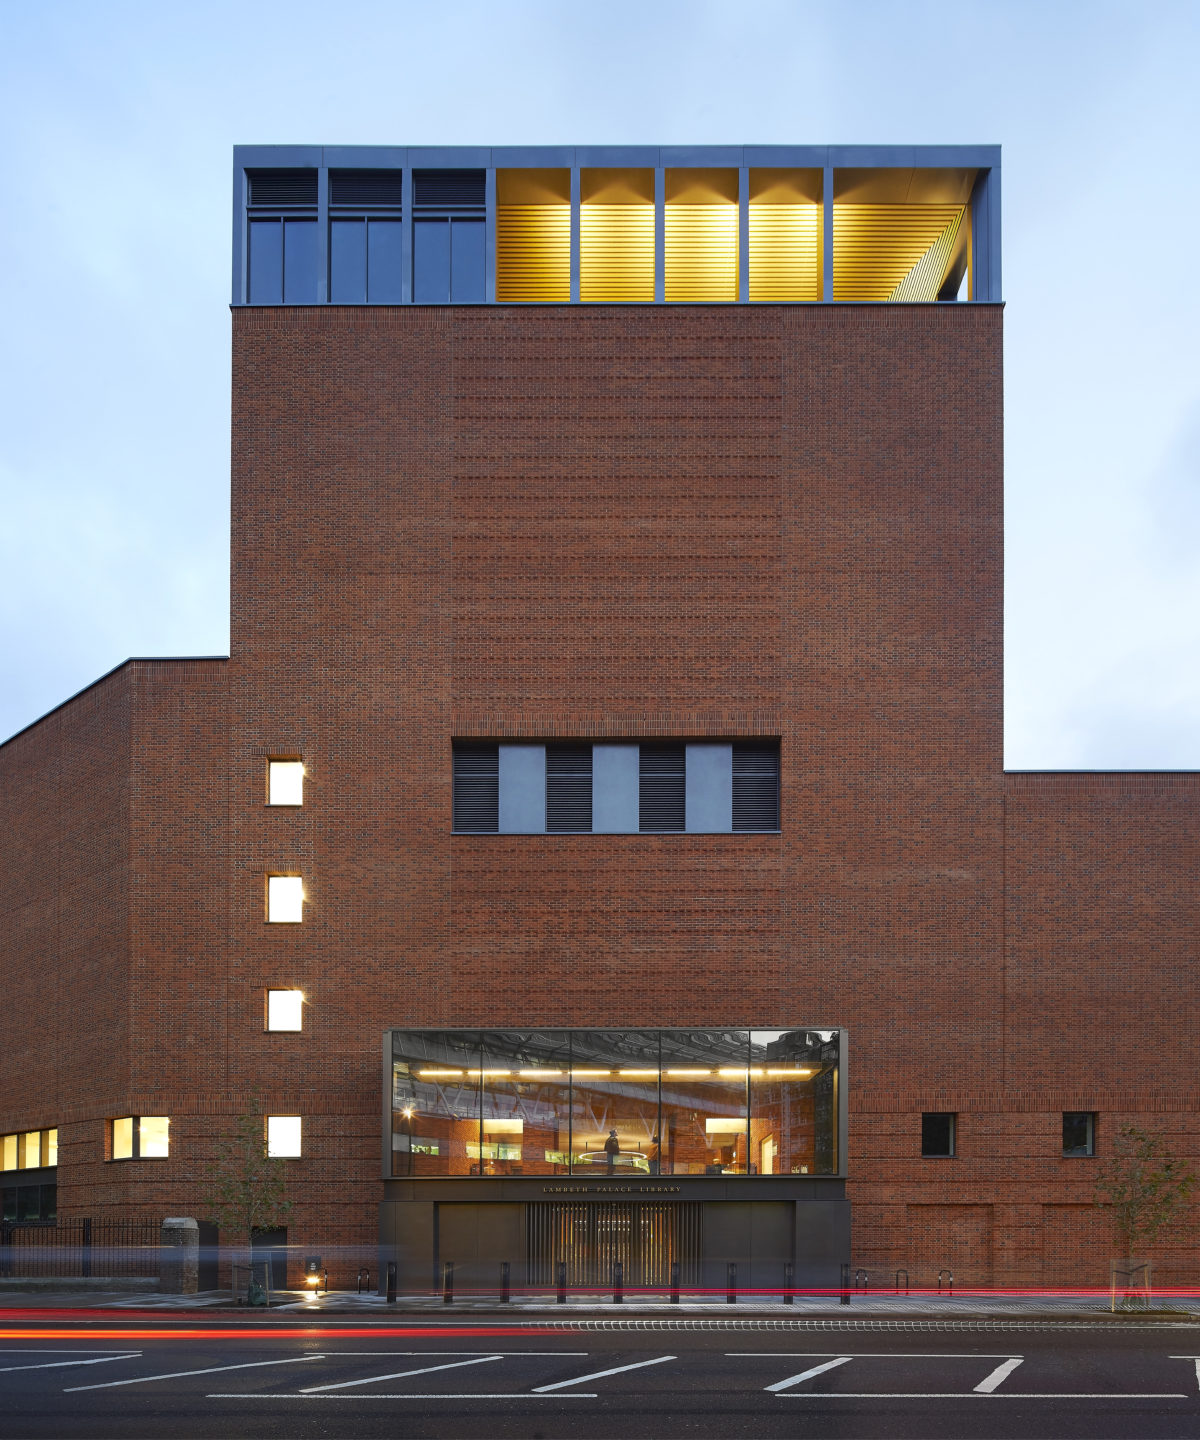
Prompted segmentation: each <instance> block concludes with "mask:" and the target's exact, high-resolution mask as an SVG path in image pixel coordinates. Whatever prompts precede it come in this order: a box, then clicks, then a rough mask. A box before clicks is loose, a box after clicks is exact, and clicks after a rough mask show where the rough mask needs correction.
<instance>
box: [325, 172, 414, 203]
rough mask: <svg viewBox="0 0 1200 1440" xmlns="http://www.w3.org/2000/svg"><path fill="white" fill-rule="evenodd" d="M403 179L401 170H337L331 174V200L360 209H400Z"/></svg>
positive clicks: (330, 201)
mask: <svg viewBox="0 0 1200 1440" xmlns="http://www.w3.org/2000/svg"><path fill="white" fill-rule="evenodd" d="M402 183H403V182H402V172H401V171H399V170H334V171H333V172H332V173H331V174H330V176H329V203H330V204H331V205H352V206H353V207H354V208H355V209H357V210H385V209H386V210H397V209H399V208H400V203H401V199H402Z"/></svg>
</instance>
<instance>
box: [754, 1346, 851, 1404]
mask: <svg viewBox="0 0 1200 1440" xmlns="http://www.w3.org/2000/svg"><path fill="white" fill-rule="evenodd" d="M851 1359H853V1356H850V1355H839V1356H838V1358H837V1359H836V1360H826V1362H825V1363H824V1365H814V1366H813V1367H812V1369H811V1370H801V1372H800V1373H799V1375H789V1376H788V1378H787V1379H786V1380H781V1381H780V1382H779V1384H778V1385H766V1386H764V1387H763V1388H764V1389H765V1390H766V1391H767V1392H768V1394H776V1395H778V1394H779V1393H781V1392H782V1391H784V1390H790V1389H791V1388H792V1386H793V1385H799V1384H800V1382H801V1381H802V1380H811V1379H812V1377H813V1376H814V1375H824V1373H825V1372H826V1370H836V1369H837V1367H838V1366H839V1365H845V1364H846V1363H847V1361H849V1360H851Z"/></svg>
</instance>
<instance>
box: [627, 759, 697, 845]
mask: <svg viewBox="0 0 1200 1440" xmlns="http://www.w3.org/2000/svg"><path fill="white" fill-rule="evenodd" d="M639 752H640V753H639V758H638V776H639V784H638V829H639V830H682V829H683V828H684V826H685V823H686V818H687V768H686V767H687V750H686V748H685V746H683V745H682V744H678V745H642V746H640V747H639Z"/></svg>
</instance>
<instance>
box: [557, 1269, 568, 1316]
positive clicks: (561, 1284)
mask: <svg viewBox="0 0 1200 1440" xmlns="http://www.w3.org/2000/svg"><path fill="white" fill-rule="evenodd" d="M558 1303H559V1304H560V1305H565V1304H566V1303H567V1262H566V1261H565V1260H560V1261H559V1262H558Z"/></svg>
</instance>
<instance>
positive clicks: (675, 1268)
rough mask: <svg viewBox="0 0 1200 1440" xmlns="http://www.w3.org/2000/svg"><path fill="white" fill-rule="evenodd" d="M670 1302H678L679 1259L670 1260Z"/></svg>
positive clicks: (675, 1303)
mask: <svg viewBox="0 0 1200 1440" xmlns="http://www.w3.org/2000/svg"><path fill="white" fill-rule="evenodd" d="M671 1304H672V1305H678V1304H679V1261H678V1260H672V1261H671Z"/></svg>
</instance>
